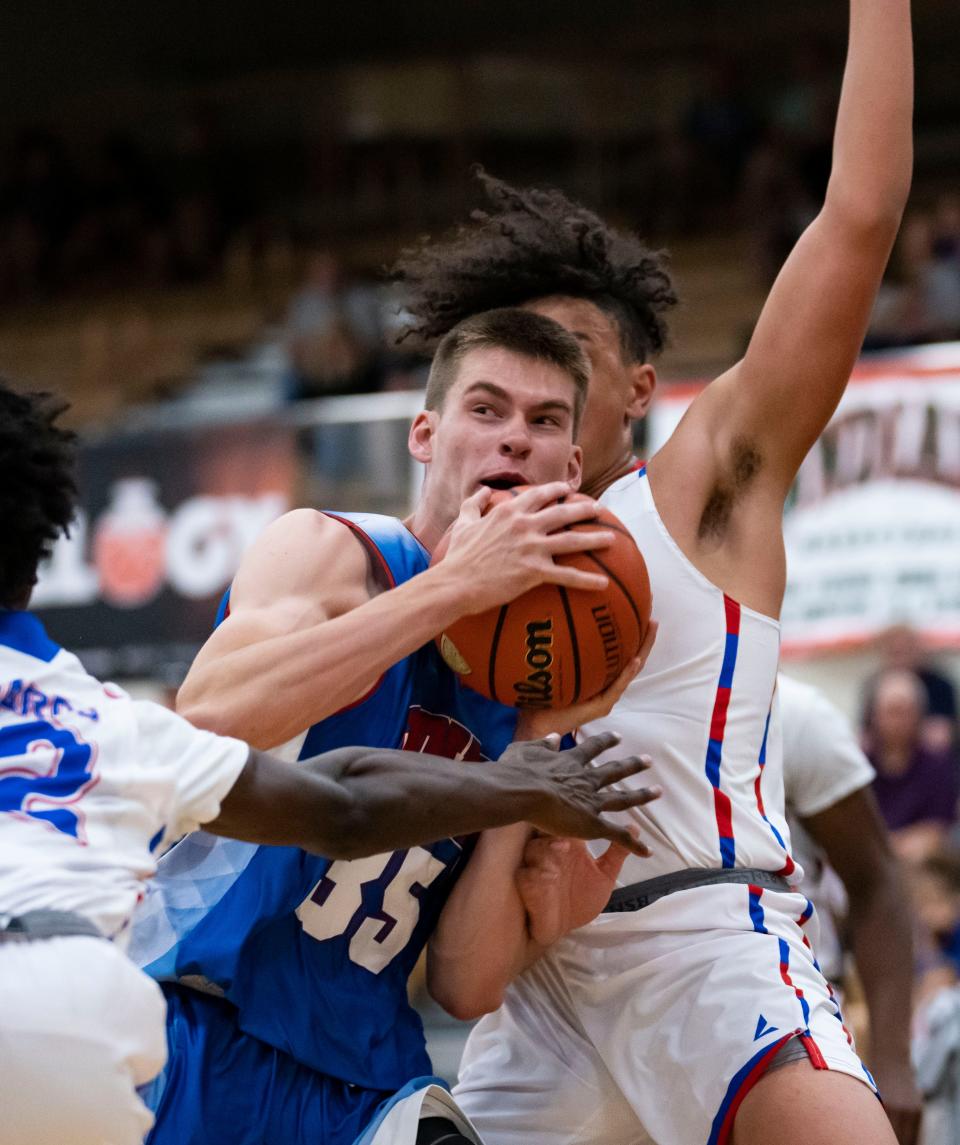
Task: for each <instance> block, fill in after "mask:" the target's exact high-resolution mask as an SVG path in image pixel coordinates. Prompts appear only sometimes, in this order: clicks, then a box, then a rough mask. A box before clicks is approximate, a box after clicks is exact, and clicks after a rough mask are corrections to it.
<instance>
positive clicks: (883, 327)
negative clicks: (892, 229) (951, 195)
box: [864, 211, 960, 350]
mask: <svg viewBox="0 0 960 1145" xmlns="http://www.w3.org/2000/svg"><path fill="white" fill-rule="evenodd" d="M947 217H948V219H949V211H948V215H947ZM936 235H937V232H936V231H935V229H934V223H933V220H932V218H931V217H930V216H929V215H926V214H923V213H920V212H916V213H914V214H913V215H911V216H909V217H908V218H907V219H906V221H905V222H904V224H903V228H902V230H901V232H900V238H899V240H898V243H897V248H896V250H895V252H894V260H893V270H892V274H891V276H890V278H889V279H888V281H886V282H884V284H883V285H882V286H881V288H880V292H879V294H878V295H877V301H876V305H875V306H874V309H873V315H872V317H871V320H870V329H869V331H868V333H867V338H866V341H865V343H864V345H865V347H866V348H867V349H873V350H877V349H884V348H888V347H895V346H911V345H916V344H918V343H921V342H939V341H944V340H950V339H953V338H960V272H958V269H957V264H956V261H955V259H953V258H951V257H949V256H948V257H943V256H939V255H938V254H937V249H938V244H937V242H936ZM950 241H951V240H950V236H949V234H948V233H947V234H946V235H945V238H944V240H943V242H941V243H940V249H948V248H949V244H950Z"/></svg>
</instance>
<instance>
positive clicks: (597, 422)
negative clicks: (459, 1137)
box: [399, 0, 913, 1145]
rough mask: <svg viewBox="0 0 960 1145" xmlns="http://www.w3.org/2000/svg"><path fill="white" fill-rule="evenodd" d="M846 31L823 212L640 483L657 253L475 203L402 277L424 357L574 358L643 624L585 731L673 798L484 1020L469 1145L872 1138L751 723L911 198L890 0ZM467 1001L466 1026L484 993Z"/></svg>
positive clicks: (855, 1065) (900, 11) (584, 215)
mask: <svg viewBox="0 0 960 1145" xmlns="http://www.w3.org/2000/svg"><path fill="white" fill-rule="evenodd" d="M850 20H851V23H850V46H849V55H848V61H847V67H846V73H845V76H844V84H843V91H842V95H841V101H840V107H839V112H838V120H837V127H836V136H835V147H834V163H833V170H832V174H831V179H830V184H829V188H828V190H827V194H826V198H825V202H824V205H823V208H822V210H821V212H820V214H819V215H818V217H817V218H816V219H815V220H814V222H813V223H812V224H811V225H810V227H809V228H808V230H807V231H806V233H805V234H804V235H803V236H802V237H801V239H800V241H799V242H798V244H797V247H796V248H795V250H794V251H793V253H792V254H791V256H790V258H789V259H788V261H787V263H786V265H785V266H784V268H783V270H782V272H781V274H780V276H779V277H778V280H777V282H776V284H775V285H774V287H773V290H772V292H771V295H770V297H769V299H768V301H767V303H766V305H765V307H764V310H763V313H762V315H761V317H760V319H759V322H758V324H757V327H756V330H755V332H754V335H753V338H752V340H751V343H750V346H749V348H748V350H747V352H746V354H745V357H744V358H743V360H742V361H741V362H739V363H738V364H737V365H736V366H734V367H733V368H732V369H731V370H729V371H728V372H727V373H726V374H724V375H723V376H722V377H721V378H719V379H717V380H716V381H715V382H714V383H713V384H712V385H710V386H709V387H707V389H706V390H705V391H704V393H703V394H702V395H701V396H700V397H699V398H698V399H697V401H695V402H694V404H693V406H692V407H691V409H690V410H689V411H688V413H687V414H686V416H685V418H684V419H683V421H682V422H681V424H680V425H679V426H678V428H677V430H676V431H675V433H674V434H673V436H672V437H671V439H670V441H669V442H668V443H667V444H666V445H665V446H664V448H663V449H662V450H660V452H659V453H658V454H657V455H656V456H655V457H654V458H653V459H652V460H651V461H650V463H649V465H648V466H646V467H641V468H639V469H637V468H636V467H635V466H634V465H633V464H632V463H631V458H630V449H629V440H630V439H629V432H628V430H629V423H630V420H631V419H633V418H636V417H639V416H642V415H643V413H644V412H645V410H646V408H647V405H648V403H649V401H650V399H651V396H652V392H653V388H654V371H653V368H652V367H651V365H650V364H649V361H648V358H649V356H650V354H652V353H654V352H655V351H656V350H657V349H659V348H660V346H661V345H662V342H663V338H664V334H665V330H664V323H663V317H662V314H663V311H664V310H665V309H666V308H667V307H668V306H669V305H670V304H671V303H672V301H673V294H672V290H671V287H670V283H669V279H668V278H667V276H666V274H665V272H664V271H663V268H662V265H661V264H660V262H659V260H658V259H657V256H655V255H653V254H652V253H651V252H649V251H647V250H645V249H644V248H642V247H640V245H639V244H637V243H635V242H634V241H633V240H630V239H629V238H626V237H625V236H620V235H616V234H614V233H612V232H611V231H609V230H608V229H607V228H605V227H604V226H603V225H602V223H600V221H599V220H598V219H597V218H596V216H593V215H591V214H590V213H589V212H586V211H583V210H582V209H580V208H577V207H575V206H574V205H572V204H570V203H569V202H568V201H567V200H564V199H563V198H562V196H558V195H556V194H554V193H550V192H530V193H527V194H524V193H520V192H514V191H513V190H512V189H510V188H506V187H504V186H503V185H498V184H496V183H494V182H492V181H488V186H489V188H490V190H491V193H492V196H493V197H494V199H495V202H496V206H497V208H498V209H496V210H494V211H493V212H492V213H491V215H490V216H489V217H486V218H483V217H481V218H480V220H479V222H478V223H476V224H474V225H473V226H472V227H466V228H464V229H463V230H462V231H461V232H459V234H458V235H457V237H456V238H455V239H454V240H452V241H451V242H450V243H449V244H448V245H447V246H442V245H441V246H436V245H433V246H428V247H426V248H424V249H423V250H421V251H420V252H419V253H414V254H412V255H410V256H407V257H406V258H405V259H404V260H402V262H401V264H400V268H399V269H400V272H401V278H402V279H405V280H406V282H407V284H408V286H409V287H410V288H411V290H410V297H409V298H408V300H407V302H408V308H409V309H410V311H411V312H412V314H413V315H414V319H415V321H416V322H417V323H418V328H419V331H420V333H421V334H423V335H426V336H435V335H439V334H441V333H443V331H444V330H445V329H446V328H447V326H448V324H450V323H453V322H456V321H457V320H458V319H459V318H460V317H462V316H463V314H465V313H470V312H473V311H476V310H481V309H484V308H486V307H490V306H497V305H504V304H522V305H526V306H527V307H529V308H530V309H533V310H535V311H537V312H539V313H542V314H545V315H549V316H550V317H553V318H556V319H557V320H558V321H560V322H561V324H563V325H565V326H566V327H567V328H568V329H570V330H571V331H573V332H575V333H576V334H577V335H578V336H579V338H580V340H581V342H582V343H583V344H584V346H585V348H586V349H587V351H588V353H589V355H590V357H591V361H592V365H593V374H592V379H591V391H590V396H589V399H588V408H587V414H586V419H585V426H584V433H583V435H582V437H581V444H582V445H583V447H584V452H585V455H586V457H587V458H588V459H590V460H589V461H588V467H589V468H588V472H587V475H586V480H585V482H584V488H585V490H586V491H587V492H589V493H593V494H598V493H602V494H603V497H602V500H603V503H604V504H606V505H607V506H608V507H609V508H610V509H612V510H613V511H614V512H615V513H616V514H617V515H618V516H620V518H621V519H622V520H624V521H625V522H626V523H627V524H628V525H629V527H630V528H631V529H632V531H633V533H634V536H635V537H636V539H637V540H638V543H639V544H640V547H641V548H642V550H643V551H644V554H645V556H646V559H647V562H648V566H649V567H650V571H651V579H652V584H653V594H654V601H655V604H654V615H655V616H656V618H657V619H658V620H659V621H660V624H661V628H660V635H659V637H658V641H657V645H656V647H655V648H654V651H653V653H652V654H651V657H650V660H649V661H648V664H647V668H646V670H645V671H644V673H643V675H642V677H640V678H638V680H637V681H636V682H635V683H634V684H633V685H631V687H630V688H629V689H628V692H627V694H626V695H625V696H624V698H623V700H622V701H621V703H620V704H619V705H618V706H617V708H616V709H615V710H614V712H613V714H612V716H611V717H610V718H609V719H607V720H605V721H604V726H609V727H613V728H617V729H619V730H621V731H622V732H623V733H624V735H625V736H626V737H627V739H628V741H629V743H630V745H631V747H633V748H635V749H636V748H638V747H642V746H644V745H646V744H648V743H649V744H653V743H656V745H657V754H658V776H659V777H660V778H662V779H663V780H664V782H665V784H668V785H669V790H668V791H667V794H666V796H665V797H664V799H663V800H662V801H661V803H660V804H659V805H658V806H657V807H656V808H652V809H650V811H649V812H644V813H643V814H642V815H641V816H640V818H641V819H642V821H643V823H644V825H645V828H646V831H647V832H648V833H649V834H650V836H651V846H652V847H653V849H654V856H653V858H652V859H651V860H646V861H645V863H644V866H643V867H642V868H639V867H637V866H635V865H633V864H632V863H630V862H628V866H630V867H632V869H631V870H625V871H624V874H623V881H624V882H626V883H630V882H636V883H643V884H649V883H650V881H651V876H652V875H653V876H656V878H655V880H654V885H653V886H649V885H646V886H644V887H643V888H642V889H641V890H639V891H630V890H625V891H624V892H623V893H622V894H619V895H618V896H615V898H616V900H617V901H616V903H615V905H616V906H617V907H618V908H619V909H618V910H616V911H612V912H610V913H608V914H604V915H603V916H602V917H601V918H600V919H598V920H597V921H596V922H594V923H592V924H590V925H589V926H585V927H583V928H582V929H579V930H577V931H576V933H574V934H572V935H570V936H569V937H567V938H564V939H562V940H561V941H560V942H559V943H558V944H557V945H556V946H555V947H554V948H553V949H552V950H551V951H549V952H548V953H547V954H546V955H545V956H544V958H543V959H541V961H540V962H538V963H537V964H536V965H535V966H534V967H533V968H532V969H530V970H529V971H527V972H526V973H525V974H524V975H523V976H522V977H521V978H520V979H519V980H518V981H517V982H516V983H515V984H514V985H513V986H512V987H510V988H509V989H508V990H507V992H506V996H505V999H506V1000H505V1003H504V1005H503V1006H502V1007H501V1009H500V1010H499V1012H498V1013H497V1014H496V1015H495V1016H492V1017H491V1018H489V1019H485V1020H484V1021H483V1022H481V1024H480V1027H479V1028H478V1031H477V1033H476V1034H475V1036H474V1037H473V1039H472V1040H471V1043H470V1045H469V1047H468V1051H467V1055H466V1059H465V1063H464V1071H463V1075H462V1082H461V1087H460V1089H459V1091H458V1096H459V1098H460V1100H461V1102H462V1104H463V1107H464V1108H465V1110H466V1111H467V1113H468V1114H469V1115H470V1117H471V1118H472V1119H473V1120H474V1122H475V1123H476V1124H477V1126H478V1128H479V1129H480V1131H481V1132H482V1133H483V1135H484V1138H485V1139H486V1140H488V1141H489V1142H490V1143H491V1145H513V1143H514V1142H517V1143H519V1142H520V1141H521V1140H537V1141H540V1142H547V1143H550V1145H567V1143H571V1145H572V1143H573V1142H594V1143H596V1145H600V1143H607V1142H609V1143H610V1145H613V1143H616V1145H632V1143H634V1142H635V1143H637V1145H639V1143H646V1142H649V1141H654V1142H659V1143H660V1145H686V1143H687V1142H690V1143H693V1142H702V1141H708V1140H709V1141H711V1142H722V1141H730V1140H733V1141H735V1142H736V1143H737V1145H753V1143H754V1142H765V1141H768V1140H770V1139H771V1137H774V1138H775V1139H776V1140H777V1141H778V1143H785V1145H792V1143H793V1142H797V1143H799V1142H801V1141H802V1142H804V1143H805V1145H810V1143H820V1142H822V1143H824V1145H826V1143H827V1142H829V1143H830V1145H836V1143H847V1142H849V1143H851V1145H852V1143H854V1142H856V1143H858V1145H859V1143H861V1142H864V1141H870V1142H875V1143H877V1145H883V1143H888V1142H892V1141H893V1140H894V1136H893V1133H892V1130H891V1127H890V1125H889V1122H888V1120H887V1118H886V1117H885V1115H884V1113H883V1112H882V1108H881V1106H880V1104H879V1103H878V1102H877V1101H876V1100H875V1097H874V1094H873V1084H872V1080H871V1079H870V1077H869V1076H868V1075H867V1073H866V1071H865V1070H864V1069H863V1067H862V1065H861V1064H860V1062H859V1060H858V1059H857V1057H856V1054H855V1053H854V1051H853V1050H852V1048H851V1046H850V1044H849V1042H848V1038H847V1035H846V1032H845V1030H844V1028H843V1024H842V1021H841V1019H840V1015H839V1013H838V1010H837V1006H836V1004H835V1001H834V999H833V998H832V997H831V995H830V992H829V989H828V987H827V984H826V982H825V981H824V979H823V977H822V975H821V974H820V972H819V970H818V969H817V967H816V965H815V962H814V959H813V956H812V954H811V951H810V948H809V944H808V941H807V938H806V934H805V928H809V926H810V925H811V924H810V916H811V913H812V908H811V907H810V905H809V903H808V902H807V900H806V899H805V897H803V896H802V895H800V894H798V893H797V892H796V890H795V889H794V888H795V886H796V885H797V883H798V882H799V877H800V871H799V869H798V867H797V865H796V863H795V862H794V860H793V859H792V857H791V856H790V853H789V846H788V842H787V832H786V827H785V823H784V820H783V782H782V775H781V771H780V767H781V761H780V737H779V728H778V725H777V721H776V718H775V716H774V719H773V721H772V723H771V713H772V712H774V713H775V707H776V699H775V681H776V672H777V664H778V652H779V624H778V621H777V616H778V613H779V609H780V604H781V599H782V595H783V588H784V580H785V568H784V554H783V544H782V534H781V516H782V510H783V503H784V499H785V496H786V493H787V491H788V489H789V487H790V484H791V483H792V480H793V478H794V476H795V474H796V471H797V469H798V467H799V465H800V463H801V461H802V459H803V457H804V455H805V453H806V452H807V450H808V449H809V447H810V445H811V444H812V443H813V441H814V440H815V439H816V438H817V436H818V435H819V433H820V432H821V430H822V429H823V427H824V426H825V424H826V423H827V421H828V420H829V418H830V416H831V414H832V412H833V410H834V408H835V407H836V404H837V402H838V400H839V398H840V395H841V394H842V392H843V389H844V386H845V384H846V381H847V379H848V377H849V374H850V371H851V368H852V366H853V363H854V361H855V359H856V356H857V353H858V351H859V348H860V344H861V341H862V337H863V333H864V330H865V327H866V323H867V319H868V316H869V313H870V310H871V306H872V302H873V299H874V296H875V293H876V290H877V287H878V285H879V282H880V279H881V276H882V273H883V270H884V267H885V265H886V262H887V258H888V256H889V252H890V249H891V247H892V244H893V241H894V238H895V235H896V232H897V229H898V226H899V220H900V217H901V214H902V211H903V207H904V204H905V201H906V197H907V194H908V190H909V183H910V174H911V162H912V160H911V156H912V143H911V117H912V86H913V85H912V73H913V69H912V44H911V28H910V6H909V0H851V3H850ZM628 258H632V265H625V263H626V261H627V259H628ZM611 330H613V331H614V332H615V336H614V337H613V338H611ZM771 729H772V730H771ZM475 858H476V856H475ZM480 871H481V868H480V866H479V864H475V865H474V867H473V868H472V869H470V870H468V872H467V875H466V877H465V880H464V882H463V883H462V884H461V887H459V888H458V895H460V896H461V897H462V899H463V901H464V902H468V901H469V900H468V898H467V895H468V891H469V889H470V884H469V880H470V879H471V878H472V877H474V876H475V877H479V876H480ZM660 880H662V881H660ZM504 893H505V894H509V893H510V888H509V887H507V888H506V889H505V891H504ZM453 903H454V900H451V904H450V905H449V906H448V911H449V910H450V909H451V907H452V906H453ZM527 905H528V906H529V903H528V904H527ZM506 915H507V912H502V913H501V916H500V917H504V918H505V917H506ZM507 945H508V936H507V935H505V936H504V944H503V947H504V951H505V953H504V956H503V963H504V965H509V964H510V962H511V957H510V954H509V952H508V951H507V949H506V948H507ZM460 954H461V955H464V954H465V951H464V950H463V949H461V950H460ZM446 966H447V969H448V970H449V976H450V979H451V980H450V981H449V982H448V984H447V985H448V989H449V992H450V994H451V996H453V995H455V994H457V993H458V991H459V990H460V989H463V990H465V991H467V992H468V993H469V991H470V990H471V989H473V987H472V985H471V978H472V976H473V969H472V968H471V967H470V964H469V959H467V958H465V957H461V958H459V959H457V960H455V959H452V958H451V959H449V960H448V961H447V963H446ZM458 967H459V969H458ZM458 974H459V979H458V978H457V975H458ZM487 985H488V986H489V994H488V998H487V1003H489V1001H490V999H491V998H492V999H493V1000H494V1001H495V1000H496V995H497V991H498V989H499V990H500V991H501V992H502V983H501V984H500V985H499V986H498V984H497V983H496V982H495V981H494V980H493V979H490V980H488V984H487ZM472 1001H473V1002H477V1003H478V1004H479V1002H480V1001H481V999H479V998H478V997H474V998H473V999H472ZM879 1037H880V1038H882V1037H883V1031H882V1030H881V1031H879ZM903 1139H904V1140H906V1139H907V1138H906V1137H904V1138H903Z"/></svg>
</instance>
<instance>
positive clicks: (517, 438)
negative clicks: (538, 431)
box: [500, 418, 530, 457]
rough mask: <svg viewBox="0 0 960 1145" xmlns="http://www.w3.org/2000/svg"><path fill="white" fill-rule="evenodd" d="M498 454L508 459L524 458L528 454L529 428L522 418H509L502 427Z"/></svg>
mask: <svg viewBox="0 0 960 1145" xmlns="http://www.w3.org/2000/svg"><path fill="white" fill-rule="evenodd" d="M500 452H501V453H503V454H506V455H509V456H510V457H525V456H526V455H527V454H528V453H529V452H530V428H529V426H528V425H527V423H526V421H525V420H523V419H522V418H511V419H510V421H509V422H507V423H506V424H505V425H504V427H503V435H502V437H501V438H500Z"/></svg>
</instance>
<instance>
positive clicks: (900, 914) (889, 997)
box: [848, 858, 913, 1091]
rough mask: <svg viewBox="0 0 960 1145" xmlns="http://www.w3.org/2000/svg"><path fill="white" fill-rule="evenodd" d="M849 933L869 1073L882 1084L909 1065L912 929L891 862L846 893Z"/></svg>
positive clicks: (905, 896)
mask: <svg viewBox="0 0 960 1145" xmlns="http://www.w3.org/2000/svg"><path fill="white" fill-rule="evenodd" d="M848 891H849V892H850V930H851V938H852V946H853V954H854V958H855V959H856V964H857V971H858V973H859V975H860V981H861V982H862V984H863V990H864V995H865V996H866V1001H867V1008H868V1012H869V1015H870V1029H871V1031H872V1032H873V1036H872V1037H871V1039H870V1041H871V1047H872V1049H871V1061H870V1064H871V1068H875V1069H876V1072H877V1073H878V1075H879V1076H878V1081H880V1082H881V1091H882V1080H883V1078H882V1075H883V1073H884V1072H885V1069H886V1068H889V1069H891V1070H897V1069H902V1068H903V1067H904V1066H907V1065H908V1064H909V1061H910V1019H911V1006H910V999H911V995H912V990H913V926H912V921H911V917H910V912H909V908H908V906H907V903H908V902H909V896H908V894H907V890H906V887H905V886H904V885H903V880H902V878H901V876H900V872H899V868H898V866H897V864H896V862H895V861H894V860H893V859H892V858H891V859H888V861H887V862H886V863H885V864H884V865H883V866H882V867H881V868H879V869H878V870H877V871H876V873H875V875H874V876H873V877H872V878H871V880H870V883H869V884H867V885H864V886H861V887H848Z"/></svg>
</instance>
